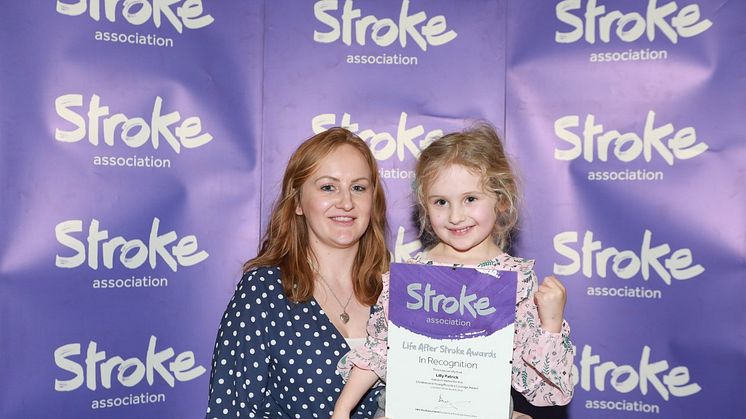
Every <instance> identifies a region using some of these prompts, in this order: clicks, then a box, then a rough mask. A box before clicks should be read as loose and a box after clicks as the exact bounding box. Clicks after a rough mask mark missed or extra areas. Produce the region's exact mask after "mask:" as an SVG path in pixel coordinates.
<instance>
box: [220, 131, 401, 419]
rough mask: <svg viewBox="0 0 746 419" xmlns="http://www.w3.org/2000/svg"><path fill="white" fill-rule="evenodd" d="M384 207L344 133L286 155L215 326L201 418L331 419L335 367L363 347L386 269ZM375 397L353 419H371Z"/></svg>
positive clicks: (359, 144) (353, 140) (359, 149)
mask: <svg viewBox="0 0 746 419" xmlns="http://www.w3.org/2000/svg"><path fill="white" fill-rule="evenodd" d="M386 231H387V226H386V202H385V198H384V193H383V189H382V184H381V182H380V179H379V177H378V168H377V165H376V161H375V159H374V158H373V155H372V154H371V152H370V149H369V148H368V146H367V145H366V144H365V142H363V141H362V140H361V139H360V138H359V137H357V136H356V135H355V134H353V133H351V132H350V131H348V130H346V129H343V128H332V129H329V130H327V131H325V132H322V133H320V134H318V135H315V136H313V137H311V138H310V139H308V140H307V141H305V142H304V143H303V144H301V145H300V147H298V149H297V150H296V151H295V153H293V155H292V156H291V158H290V161H289V163H288V166H287V169H286V170H285V175H284V177H283V182H282V195H281V196H280V197H279V199H278V201H277V203H276V204H275V208H274V210H273V212H272V216H271V219H270V221H269V225H268V227H267V231H266V233H265V236H264V239H263V244H262V247H261V250H260V251H259V254H258V255H257V257H255V258H254V259H251V260H249V261H248V262H246V264H245V265H244V276H243V277H242V278H241V281H240V282H239V283H238V285H237V287H236V292H235V294H234V295H233V298H232V299H231V300H230V302H229V303H228V308H227V309H226V311H225V315H224V316H223V319H222V321H221V324H220V329H219V331H218V337H217V340H216V343H215V351H214V354H213V362H212V372H211V375H210V399H209V403H208V410H207V416H206V418H223V417H226V418H236V417H241V418H251V417H262V418H263V417H272V418H288V417H289V418H301V417H302V418H310V417H314V418H316V417H320V418H328V417H329V416H331V414H332V410H333V409H334V403H335V402H336V399H337V397H338V396H339V392H340V391H341V389H342V387H343V383H342V379H341V378H340V376H339V375H337V373H336V365H337V362H338V361H339V358H340V357H341V356H342V354H344V353H346V352H347V351H348V350H349V349H350V347H354V346H355V345H359V344H361V343H362V342H363V341H364V340H365V336H366V330H365V327H366V321H367V320H368V316H369V314H370V306H371V305H373V303H375V301H376V299H377V297H378V295H379V294H380V292H381V287H382V285H381V274H382V273H383V272H385V271H387V270H388V263H389V253H388V251H387V250H386V245H385V235H386ZM377 394H378V389H375V388H374V389H372V390H371V391H369V392H368V394H366V396H365V397H364V398H363V400H362V401H361V403H360V404H359V405H358V406H357V408H356V409H355V410H354V412H353V415H352V417H357V418H363V417H372V416H373V412H375V411H376V408H377V405H376V396H377Z"/></svg>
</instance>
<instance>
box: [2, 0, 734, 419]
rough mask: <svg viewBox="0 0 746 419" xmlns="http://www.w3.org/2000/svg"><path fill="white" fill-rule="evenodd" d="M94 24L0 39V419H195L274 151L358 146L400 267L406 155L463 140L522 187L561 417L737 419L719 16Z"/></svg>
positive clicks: (200, 6)
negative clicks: (380, 185)
mask: <svg viewBox="0 0 746 419" xmlns="http://www.w3.org/2000/svg"><path fill="white" fill-rule="evenodd" d="M106 4H107V3H106V2H103V1H97V0H91V1H74V0H66V1H56V2H47V4H46V5H33V6H32V5H27V4H25V3H24V2H13V3H9V4H7V5H4V6H3V12H2V13H0V55H1V56H2V57H3V59H2V64H0V93H1V98H0V162H1V163H0V210H1V211H2V217H0V237H1V238H2V240H0V418H18V417H23V418H41V417H76V418H77V417H81V418H85V417H105V418H130V417H142V418H170V417H173V418H184V417H201V416H202V412H203V411H204V408H205V405H206V396H207V379H208V375H209V368H210V359H211V354H212V347H213V344H214V338H215V333H216V329H217V325H218V321H219V317H220V315H221V313H222V311H223V309H224V308H225V304H226V303H227V301H228V299H229V298H230V294H231V292H232V289H233V286H234V285H235V283H236V282H237V281H238V279H239V276H240V271H241V263H242V262H243V261H244V260H246V259H248V258H249V257H251V256H252V255H254V254H255V252H256V249H257V245H258V243H259V238H260V233H261V228H262V226H263V225H264V223H265V221H266V218H267V215H268V211H269V208H270V207H271V205H272V203H273V201H274V199H275V197H276V193H277V190H278V185H279V182H280V178H281V175H282V170H283V168H284V165H285V163H286V161H287V159H288V157H289V155H290V153H291V152H292V151H293V150H294V149H295V147H296V146H297V144H298V143H300V142H301V141H302V140H303V139H305V138H308V137H309V136H311V135H313V134H314V133H315V132H319V131H320V130H323V129H324V128H326V127H330V126H335V125H343V126H347V127H349V128H350V129H352V130H354V131H356V132H357V133H358V134H360V135H361V136H362V137H363V138H364V139H365V140H366V142H368V143H369V144H370V145H371V148H372V149H373V151H374V153H375V155H376V157H377V159H378V160H379V164H380V167H381V170H382V172H381V174H382V176H383V177H384V179H385V181H386V186H387V198H388V202H389V209H390V217H389V222H390V227H391V236H390V248H391V251H392V253H393V254H394V256H395V258H394V259H395V260H396V261H403V260H405V259H406V258H407V257H409V256H411V255H414V254H415V253H416V252H417V251H418V250H419V249H420V246H421V244H420V243H419V241H417V239H416V231H415V229H414V227H413V226H412V222H411V210H412V201H411V195H410V191H411V187H410V185H411V181H412V178H411V176H412V173H411V171H412V169H413V164H414V162H415V160H416V157H417V155H418V154H419V150H421V149H422V148H423V147H424V146H425V145H426V144H427V143H428V142H429V141H432V140H433V139H434V138H436V137H437V136H439V135H441V134H442V133H444V132H449V131H453V130H457V129H461V128H462V127H463V126H464V125H466V124H468V123H469V121H470V120H473V119H480V118H482V119H487V120H490V121H492V122H493V123H494V124H495V125H496V126H497V127H498V130H499V131H501V133H503V134H504V135H505V137H506V142H507V144H508V148H509V150H510V151H511V154H512V155H513V156H514V159H515V161H516V163H517V168H518V170H519V172H520V175H521V180H522V182H521V183H522V186H523V190H524V195H525V199H524V211H523V213H522V226H521V234H520V240H519V242H518V245H517V246H516V252H515V253H516V254H517V255H519V256H523V257H530V258H535V259H536V260H537V265H536V266H537V273H538V274H539V276H540V277H541V276H544V275H547V274H550V273H554V274H556V275H558V276H559V277H560V278H561V279H562V280H563V282H564V283H565V284H566V285H567V287H568V290H569V303H568V309H567V318H568V319H569V321H570V322H571V325H572V327H573V340H574V342H575V343H576V345H577V352H578V355H577V358H576V366H577V369H578V374H577V377H578V379H579V382H578V385H577V387H576V398H575V400H574V401H573V402H572V403H571V405H570V407H569V409H568V410H566V411H560V412H563V414H564V413H567V416H569V417H571V418H593V417H621V418H635V417H644V416H646V415H649V414H650V413H654V414H656V415H657V416H658V417H665V418H679V417H737V415H736V406H737V402H736V403H734V402H733V401H734V400H738V398H737V397H738V396H737V390H736V389H737V388H738V387H737V386H738V384H739V378H740V377H742V376H744V375H746V336H745V335H744V333H743V331H744V330H746V310H744V308H743V307H744V305H743V304H742V303H741V301H740V300H741V298H740V295H742V294H744V292H746V289H744V281H743V278H744V277H746V275H745V274H746V238H745V237H746V217H744V214H746V196H745V195H744V187H743V185H744V182H746V179H744V177H745V176H746V165H745V164H744V162H746V149H745V147H744V141H743V139H742V136H743V134H742V130H741V129H740V128H741V126H742V125H743V124H742V123H740V119H739V118H738V117H739V116H742V115H743V114H744V111H745V110H746V97H744V95H743V92H744V91H746V89H745V88H746V85H745V84H746V70H744V68H746V66H744V61H745V60H746V50H744V48H743V45H746V39H745V38H746V34H745V33H744V31H743V24H742V21H743V20H744V19H746V5H744V4H743V3H740V2H734V1H730V2H722V1H714V0H708V1H704V0H701V1H691V0H686V1H682V2H676V3H674V2H668V3H666V2H662V1H655V0H638V1H634V2H630V1H610V0H606V1H603V0H601V1H598V0H596V1H592V0H589V1H581V0H575V1H573V0H565V1H559V2H553V3H549V2H545V1H539V0H530V1H528V0H523V1H518V0H514V1H496V0H482V1H476V0H475V1H469V2H446V1H442V0H422V1H420V0H392V1H385V2H381V1H373V0H355V1H352V0H339V1H336V0H320V1H313V2H310V1H309V2H296V1H289V0H278V1H267V2H262V1H254V2H239V1H232V2H218V1H215V0H202V1H198V0H189V1H177V2H174V3H173V4H171V5H168V6H166V5H165V3H164V2H145V1H144V2H132V3H127V4H125V3H124V2H118V3H117V4H116V5H115V6H114V7H113V8H112V7H107V6H106ZM345 10H347V12H346V13H345ZM343 15H344V16H348V17H349V16H353V17H352V18H345V17H344V16H343ZM366 23H369V25H368V26H365V27H363V26H364V25H365V24H366ZM358 29H359V30H358ZM92 266H94V267H92ZM169 348H170V350H169ZM86 360H87V361H86ZM664 377H667V378H664ZM94 387H95V389H92V388H94ZM553 412H558V410H545V411H543V412H540V413H538V414H537V413H534V417H537V418H539V417H542V416H544V415H546V416H550V415H552V414H554V413H553ZM646 412H650V413H646Z"/></svg>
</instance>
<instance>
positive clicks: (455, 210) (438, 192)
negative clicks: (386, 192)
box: [426, 164, 500, 261]
mask: <svg viewBox="0 0 746 419" xmlns="http://www.w3.org/2000/svg"><path fill="white" fill-rule="evenodd" d="M426 199H427V205H426V208H427V216H428V218H429V220H430V224H431V225H432V228H433V232H434V233H435V235H436V236H438V239H440V242H441V243H440V244H439V245H438V246H441V250H442V251H445V252H446V253H450V254H451V255H452V256H454V257H456V258H457V259H458V258H462V259H464V260H465V259H477V260H479V261H484V260H487V259H489V258H491V257H494V256H495V255H497V254H498V253H500V249H499V247H498V246H497V244H496V243H495V241H494V240H493V237H492V233H493V229H494V227H495V222H496V220H497V213H496V210H497V197H496V196H495V195H494V194H493V193H489V192H486V191H485V190H484V188H483V187H482V178H481V176H480V175H479V174H476V173H473V172H471V171H470V170H469V169H467V168H466V167H464V166H461V165H459V164H451V165H449V166H447V167H446V168H444V169H443V170H441V171H440V173H439V174H438V176H437V177H436V178H435V179H434V180H433V181H432V183H431V184H430V185H429V187H428V189H427V196H426ZM443 245H444V246H445V247H443ZM454 252H455V253H454Z"/></svg>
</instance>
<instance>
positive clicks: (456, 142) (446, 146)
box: [414, 122, 518, 251]
mask: <svg viewBox="0 0 746 419" xmlns="http://www.w3.org/2000/svg"><path fill="white" fill-rule="evenodd" d="M452 164H458V165H461V166H464V167H465V168H467V169H468V170H470V171H472V172H474V173H475V174H478V175H479V176H481V178H482V186H483V188H484V190H485V191H486V192H492V193H494V194H495V197H496V198H497V207H496V208H495V213H496V214H497V221H496V223H495V227H494V229H493V232H492V234H493V237H494V238H495V242H496V243H497V245H498V246H499V247H500V249H502V250H503V251H507V250H508V248H509V247H510V239H511V236H512V234H513V232H514V230H515V229H516V227H517V224H518V187H517V181H516V177H515V175H514V174H513V171H512V169H511V163H510V160H509V159H508V156H507V155H506V154H505V149H504V147H503V144H502V141H501V140H500V137H499V136H498V135H497V132H495V128H494V127H493V126H492V125H491V124H489V123H487V122H479V123H477V124H475V125H473V126H472V127H470V128H467V129H465V130H463V131H460V132H454V133H450V134H446V135H444V136H443V137H441V138H439V139H437V140H435V141H434V142H433V143H432V144H430V145H429V146H428V147H427V148H425V149H424V150H423V151H422V153H421V154H420V158H419V160H418V161H417V165H416V167H415V183H414V189H415V195H416V200H417V218H418V222H419V225H420V240H421V241H422V242H423V244H425V245H426V246H428V245H429V244H434V243H437V242H438V238H437V236H436V235H435V233H434V232H433V229H432V225H431V224H430V220H429V219H428V217H427V194H428V188H429V187H430V185H432V182H433V181H434V180H435V179H436V178H437V177H438V175H439V174H440V173H441V170H442V169H443V168H445V167H448V166H449V165H452Z"/></svg>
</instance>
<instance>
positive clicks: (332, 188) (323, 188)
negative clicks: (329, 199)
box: [321, 184, 334, 192]
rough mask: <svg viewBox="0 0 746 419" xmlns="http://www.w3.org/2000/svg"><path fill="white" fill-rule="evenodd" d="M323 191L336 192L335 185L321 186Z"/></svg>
mask: <svg viewBox="0 0 746 419" xmlns="http://www.w3.org/2000/svg"><path fill="white" fill-rule="evenodd" d="M321 190H322V191H324V192H331V191H333V190H334V185H329V184H326V185H321Z"/></svg>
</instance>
